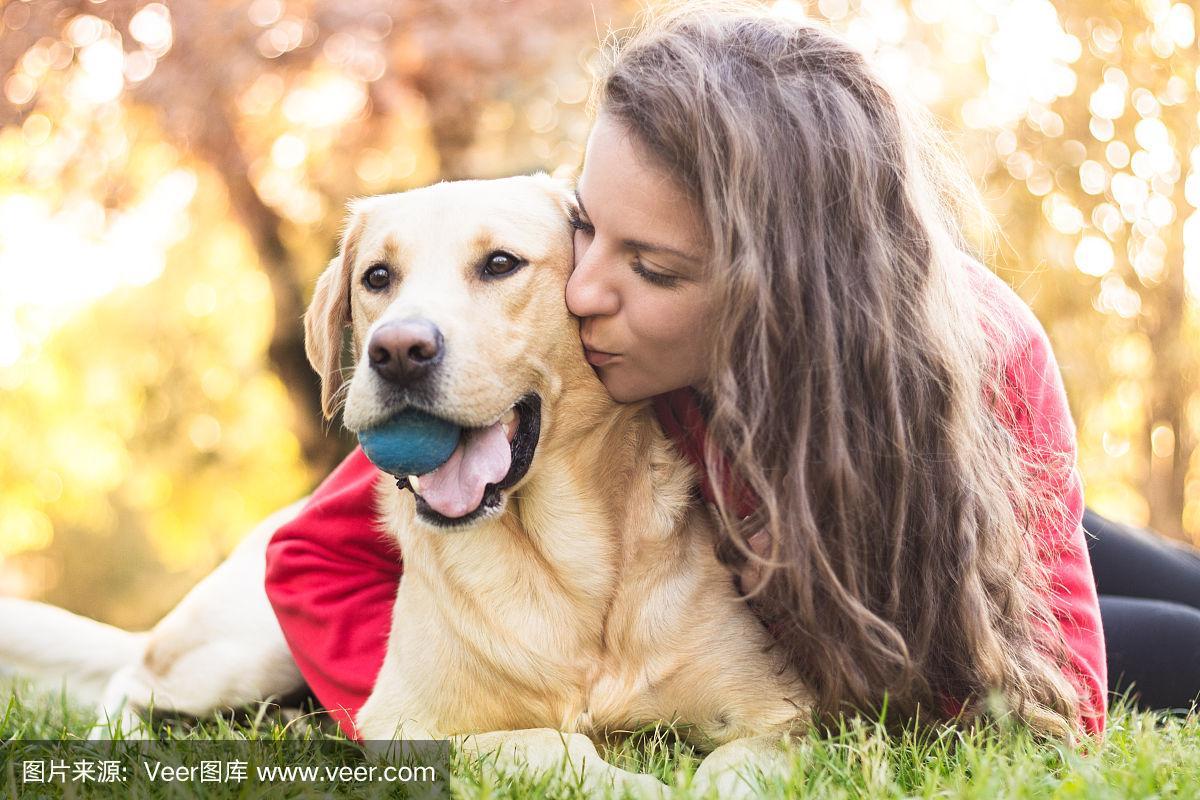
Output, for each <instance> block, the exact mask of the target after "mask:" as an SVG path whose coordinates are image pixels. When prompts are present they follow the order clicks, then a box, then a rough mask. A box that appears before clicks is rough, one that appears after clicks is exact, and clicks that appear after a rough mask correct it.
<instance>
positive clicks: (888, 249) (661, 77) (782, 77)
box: [267, 6, 1107, 737]
mask: <svg viewBox="0 0 1200 800" xmlns="http://www.w3.org/2000/svg"><path fill="white" fill-rule="evenodd" d="M595 102H596V106H595V107H596V109H597V112H598V113H597V116H596V120H595V125H594V128H593V130H592V132H591V136H590V138H589V141H588V145H587V155H586V158H585V163H584V167H583V171H582V173H581V175H580V177H579V180H578V200H579V211H578V216H577V217H576V218H575V219H574V220H573V225H574V226H575V229H576V233H575V259H576V263H575V270H574V273H573V274H572V276H571V279H570V282H569V283H568V285H567V290H566V298H565V299H566V303H567V305H568V308H569V309H570V310H571V312H572V313H573V314H575V315H577V316H578V317H580V320H581V325H580V333H581V338H582V342H583V345H584V348H585V353H586V357H587V358H588V360H589V362H590V363H591V364H592V365H593V366H594V367H595V369H596V370H597V372H598V375H599V377H600V379H601V380H602V381H603V383H604V385H605V387H606V388H607V389H608V391H609V392H610V394H612V396H613V397H614V398H615V399H617V400H619V401H623V402H633V401H639V400H644V399H647V398H653V403H654V409H655V411H656V412H657V414H658V417H659V419H660V421H661V422H662V424H663V427H664V430H665V431H666V432H667V433H668V434H669V435H670V436H671V437H672V439H673V440H674V441H675V442H676V444H677V445H678V447H679V448H680V450H681V451H682V452H683V453H684V454H685V455H686V456H687V457H688V458H690V459H692V460H693V461H694V462H695V463H696V464H697V465H698V466H699V468H700V473H701V475H702V476H704V479H703V483H702V486H701V487H699V488H700V491H701V493H702V495H703V497H704V498H705V499H707V500H708V501H709V502H710V503H711V504H712V506H713V509H714V512H715V513H716V514H717V516H718V519H719V520H720V522H721V528H722V531H723V534H724V537H723V543H722V545H721V548H720V549H721V553H722V557H723V558H724V559H725V560H726V561H727V562H728V563H729V564H730V567H731V570H732V571H733V574H735V575H738V576H739V577H740V579H741V580H742V585H743V588H744V590H747V591H748V597H747V600H748V602H750V603H752V604H753V607H754V609H755V610H756V612H757V613H758V614H759V615H760V618H761V619H762V620H763V621H764V623H765V624H769V625H770V629H771V630H772V631H773V632H774V634H775V636H776V638H777V640H778V643H779V646H781V647H783V648H784V651H785V652H786V653H787V654H788V656H789V658H790V659H791V661H792V663H794V664H795V665H796V667H797V669H799V670H800V671H801V673H802V674H803V675H805V676H806V677H807V679H808V680H809V681H810V683H811V685H812V687H813V689H814V691H815V693H816V695H817V697H818V698H819V708H818V711H819V712H820V713H821V714H836V713H839V712H843V711H860V712H865V713H870V712H872V711H874V710H877V709H878V708H879V707H880V706H881V705H882V704H883V702H884V700H885V694H886V702H887V705H888V709H889V710H888V715H889V718H891V719H893V720H894V719H896V718H903V717H905V716H908V715H911V714H913V713H916V711H917V709H918V707H919V708H920V714H921V717H922V718H923V719H930V718H935V719H936V718H943V719H944V718H948V717H950V716H952V715H954V714H955V713H960V712H961V713H963V714H964V715H966V716H968V717H970V716H975V715H978V714H979V713H981V712H982V711H984V710H985V709H986V708H987V707H988V703H989V702H993V701H995V700H996V699H999V701H1000V702H1001V703H1002V705H1003V707H1006V708H1008V709H1011V710H1012V711H1014V712H1015V713H1016V714H1017V715H1018V716H1019V717H1020V718H1021V719H1022V720H1024V721H1025V722H1026V723H1028V724H1029V725H1030V726H1032V727H1033V728H1034V729H1035V730H1038V731H1039V732H1043V733H1046V734H1050V735H1053V736H1064V737H1067V736H1070V735H1071V734H1073V733H1074V732H1076V731H1079V730H1083V731H1086V732H1089V733H1093V734H1098V733H1100V732H1102V730H1103V727H1104V719H1105V691H1106V680H1107V676H1106V667H1105V650H1104V640H1103V634H1102V631H1101V624H1100V612H1099V607H1098V603H1097V596H1096V591H1095V586H1094V583H1093V578H1092V570H1091V567H1090V564H1089V561H1088V552H1087V548H1086V545H1085V538H1084V532H1083V529H1082V527H1081V525H1080V521H1081V517H1082V515H1083V511H1084V509H1083V500H1082V486H1081V482H1080V478H1079V474H1078V472H1077V471H1076V469H1075V444H1074V433H1075V431H1074V425H1073V422H1072V420H1071V417H1070V412H1069V410H1068V407H1067V404H1066V399H1065V395H1064V392H1063V387H1062V382H1061V379H1060V376H1059V372H1058V368H1057V366H1056V364H1055V362H1054V359H1053V356H1052V354H1051V351H1050V347H1049V344H1048V342H1047V339H1046V336H1045V333H1044V331H1043V330H1042V328H1041V327H1040V325H1038V323H1037V322H1036V320H1035V319H1034V318H1033V317H1032V315H1031V314H1030V313H1029V311H1028V309H1027V308H1026V307H1025V306H1024V305H1023V304H1022V303H1021V301H1020V300H1019V299H1018V298H1017V297H1016V295H1014V294H1013V293H1012V292H1011V290H1009V289H1008V288H1007V286H1005V285H1004V284H1003V283H1002V282H1001V281H999V279H997V278H995V277H994V276H993V275H992V274H991V273H990V272H988V271H987V270H986V269H985V268H983V267H982V266H981V265H980V264H979V263H978V262H976V261H975V260H974V259H972V258H970V257H969V256H967V255H966V254H965V251H966V245H965V242H964V241H963V238H962V234H961V232H960V227H959V225H960V222H959V217H958V214H959V213H960V212H961V211H962V210H963V208H965V206H964V202H965V201H969V200H970V199H971V197H972V195H971V194H970V189H969V184H964V183H963V182H962V181H956V180H954V179H953V174H954V173H953V170H952V169H951V163H950V162H948V161H947V160H946V156H945V155H944V153H943V152H942V151H941V150H940V149H939V148H938V147H937V145H936V140H935V139H933V138H932V137H931V136H929V135H928V126H926V125H925V124H924V123H923V121H922V117H921V116H920V115H919V114H918V113H917V112H916V111H914V110H911V109H902V108H901V107H900V106H899V105H898V104H897V101H896V99H895V98H894V97H893V96H892V95H891V94H890V93H889V92H888V91H887V89H886V88H885V87H884V85H883V84H882V83H881V82H880V80H879V79H878V78H877V77H876V75H875V74H874V72H873V71H872V70H871V69H870V68H869V67H868V65H867V64H866V63H865V62H864V60H863V58H862V57H861V56H860V55H859V54H858V53H857V52H856V51H854V50H853V49H852V48H851V47H850V46H849V45H847V44H846V43H845V42H844V41H843V40H842V39H841V38H839V37H838V36H836V35H834V34H833V33H831V32H829V31H827V30H825V29H823V28H821V27H817V26H814V25H809V24H798V23H796V22H794V21H785V20H782V19H779V18H775V17H772V16H770V15H768V14H766V13H763V12H761V11H759V10H757V9H756V8H754V7H746V6H739V7H735V8H730V9H725V8H724V7H719V8H717V7H711V6H705V7H701V8H696V9H691V10H689V9H688V8H684V9H682V10H679V11H677V12H672V13H666V14H661V15H659V16H658V17H655V18H651V19H649V20H648V22H647V24H646V25H644V26H643V27H642V28H641V29H640V30H639V31H638V32H637V33H636V34H634V35H632V36H631V37H630V38H629V39H628V40H627V41H625V42H624V43H623V44H622V46H621V47H620V48H619V50H618V51H617V52H616V54H615V58H614V59H613V60H612V63H611V65H610V66H609V68H608V70H607V72H606V74H605V75H604V76H602V77H601V79H600V80H599V82H598V84H597V87H596V96H595ZM964 186H965V187H967V188H966V189H965V191H964ZM376 474H377V473H376V470H375V468H374V467H373V466H372V465H371V464H370V463H369V462H368V461H367V460H366V458H365V456H364V455H363V454H362V451H361V450H355V451H354V452H353V453H352V454H351V455H350V456H349V457H348V458H347V459H346V460H345V461H344V462H343V463H342V464H341V465H340V466H339V467H338V468H337V469H336V470H335V471H334V472H333V473H332V474H331V475H330V476H329V478H328V479H326V481H325V482H324V483H323V484H322V485H321V486H320V487H318V489H317V490H316V492H315V493H314V495H313V497H312V499H311V501H310V502H309V505H308V507H307V508H306V510H305V511H304V512H303V513H302V514H301V516H300V517H299V518H297V519H296V520H295V521H293V522H292V523H290V524H289V525H287V526H285V527H284V528H282V529H281V530H280V531H279V532H278V533H277V534H276V536H275V538H274V540H273V542H272V544H271V547H270V548H269V550H268V556H267V558H268V573H267V592H268V595H269V597H270V599H271V602H272V604H273V606H274V608H275V610H276V613H277V615H278V617H279V621H280V624H281V626H282V627H283V631H284V633H285V635H286V636H287V639H288V641H289V644H290V646H291V648H292V650H293V653H294V655H295V657H296V660H297V663H298V664H299V666H300V669H301V671H302V673H303V674H304V675H305V677H306V679H307V680H308V682H309V685H310V687H311V689H312V690H313V692H314V693H315V695H316V697H317V698H318V700H320V701H321V703H322V704H323V705H325V707H326V708H328V709H330V710H331V711H332V713H333V714H334V715H335V716H336V718H337V719H338V720H339V722H340V723H341V724H342V726H343V728H344V729H345V730H346V732H347V733H348V734H349V735H351V736H353V735H354V731H353V725H352V718H353V715H354V714H355V712H356V711H357V709H358V708H359V707H360V706H361V705H362V703H363V702H364V701H365V700H366V698H367V696H368V695H369V693H370V690H371V687H372V684H373V682H374V678H375V675H376V674H377V672H378V669H379V665H380V664H381V663H382V660H383V654H384V649H385V641H386V637H387V634H388V630H389V625H390V618H389V616H390V612H391V608H392V602H393V598H394V594H395V588H396V585H397V583H398V581H399V579H400V575H401V564H400V554H399V553H398V552H396V551H395V550H394V549H390V545H389V544H387V543H386V542H384V541H381V540H380V539H379V537H378V535H377V534H376V533H375V531H374V529H373V528H372V526H371V524H370V520H369V510H370V508H371V491H372V485H373V484H374V481H375V477H376Z"/></svg>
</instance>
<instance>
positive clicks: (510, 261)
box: [483, 250, 521, 275]
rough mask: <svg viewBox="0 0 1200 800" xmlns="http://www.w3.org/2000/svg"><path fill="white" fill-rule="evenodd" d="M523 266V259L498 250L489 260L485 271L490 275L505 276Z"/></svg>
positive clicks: (485, 265) (484, 266)
mask: <svg viewBox="0 0 1200 800" xmlns="http://www.w3.org/2000/svg"><path fill="white" fill-rule="evenodd" d="M520 265H521V259H519V258H517V257H516V256H514V255H513V254H512V253H506V252H504V251H503V250H497V251H496V252H494V253H492V254H491V255H490V256H488V258H487V262H486V263H485V264H484V265H483V271H484V272H485V273H487V274H488V275H505V274H507V273H509V272H512V271H513V270H514V269H516V268H517V267H519V266H520Z"/></svg>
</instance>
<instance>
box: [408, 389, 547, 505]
mask: <svg viewBox="0 0 1200 800" xmlns="http://www.w3.org/2000/svg"><path fill="white" fill-rule="evenodd" d="M541 426H542V399H541V398H540V397H539V396H538V395H537V394H528V395H525V396H524V397H522V398H521V399H520V400H518V401H517V402H516V404H514V405H513V407H512V408H510V409H509V410H508V411H506V412H505V413H504V414H502V415H501V416H500V418H499V419H498V420H497V421H496V422H494V423H492V424H491V425H487V426H484V427H482V428H464V429H463V432H462V438H461V439H460V441H459V443H458V446H457V447H456V448H455V449H454V452H453V453H452V454H451V455H450V458H449V460H447V461H446V463H444V464H442V465H441V466H440V467H438V468H437V469H435V470H432V471H430V472H427V473H425V474H424V475H419V476H416V480H413V479H412V478H411V477H409V478H401V479H400V480H399V481H398V482H397V486H400V487H401V488H405V487H407V488H410V489H412V492H413V495H414V496H415V497H416V504H417V515H418V516H419V517H421V519H422V520H423V521H425V522H427V523H429V524H431V525H435V526H437V527H441V528H457V527H462V526H464V525H469V524H470V523H472V522H475V521H476V520H478V519H480V518H482V517H486V516H490V515H491V514H493V513H495V512H496V511H497V510H499V509H500V507H501V505H502V504H503V501H504V491H505V490H506V489H508V488H509V487H511V486H513V485H514V484H516V483H517V482H518V481H519V480H521V479H522V478H523V477H525V473H526V472H528V471H529V465H530V463H531V462H532V461H533V454H534V451H536V450H537V445H538V435H539V433H540V432H541Z"/></svg>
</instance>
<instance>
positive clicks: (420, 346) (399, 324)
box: [367, 319, 442, 388]
mask: <svg viewBox="0 0 1200 800" xmlns="http://www.w3.org/2000/svg"><path fill="white" fill-rule="evenodd" d="M367 358H369V359H370V360H371V368H372V369H373V370H375V371H376V372H377V373H379V377H381V378H383V379H384V380H385V381H387V382H388V383H394V384H396V385H397V386H399V387H401V388H404V387H407V386H410V385H412V384H413V383H415V382H416V381H419V380H420V379H422V378H424V377H425V375H426V374H428V373H429V371H430V370H431V369H433V367H435V366H436V365H437V364H438V362H440V361H441V360H442V332H441V331H440V330H438V327H437V326H436V325H434V324H433V323H432V322H430V321H429V320H426V319H405V320H396V321H394V322H388V323H386V324H384V325H381V326H380V327H379V328H378V329H377V330H376V331H375V333H373V334H371V341H370V342H369V343H368V344H367Z"/></svg>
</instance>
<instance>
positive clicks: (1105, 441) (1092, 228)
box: [0, 0, 1200, 627]
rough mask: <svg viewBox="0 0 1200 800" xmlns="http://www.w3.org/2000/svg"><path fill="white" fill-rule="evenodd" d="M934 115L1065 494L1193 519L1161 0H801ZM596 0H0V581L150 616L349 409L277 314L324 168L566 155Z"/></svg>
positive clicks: (364, 186)
mask: <svg viewBox="0 0 1200 800" xmlns="http://www.w3.org/2000/svg"><path fill="white" fill-rule="evenodd" d="M773 7H774V9H775V10H776V12H777V13H781V14H791V15H797V16H809V17H813V18H817V19H821V20H825V21H827V22H829V23H830V24H831V25H833V26H834V27H835V28H836V29H838V30H839V31H841V32H843V33H844V34H845V35H846V36H847V37H848V38H849V39H850V40H851V41H853V42H854V43H855V44H856V45H857V46H858V47H860V48H861V49H862V50H864V51H865V52H867V53H869V54H870V57H871V58H872V59H873V60H874V62H875V63H876V64H877V65H878V66H879V69H880V71H881V72H882V73H883V75H884V76H885V77H886V78H887V79H888V80H889V81H890V82H892V83H893V84H894V85H896V86H897V87H900V88H901V89H903V90H904V91H906V92H907V93H908V94H909V95H910V96H911V97H912V98H914V99H915V100H916V101H918V102H920V103H923V104H924V105H926V106H927V107H929V108H930V109H931V110H933V112H934V113H935V114H936V115H937V117H938V119H939V120H940V122H941V125H942V127H943V128H944V129H945V130H946V132H947V134H948V135H949V137H950V139H951V141H952V142H953V143H954V145H955V146H956V148H957V149H958V150H959V152H960V153H961V154H962V155H963V158H964V160H965V162H966V165H967V168H968V170H969V172H970V175H971V177H972V178H973V179H974V181H975V182H976V183H977V185H979V186H980V188H981V189H982V190H983V192H984V195H985V198H986V200H987V203H988V206H989V208H990V209H991V212H992V213H993V214H994V215H995V218H996V221H997V223H998V231H999V234H1000V235H999V237H998V238H996V239H995V240H994V241H993V242H992V244H991V247H992V252H991V254H990V255H989V257H988V263H989V265H990V266H992V267H993V268H994V269H995V270H996V271H997V272H998V273H999V274H1000V275H1001V276H1003V277H1004V278H1005V279H1006V280H1007V281H1008V282H1009V283H1010V285H1012V286H1013V287H1014V289H1015V290H1016V291H1017V292H1018V293H1019V294H1020V295H1021V296H1022V297H1023V298H1024V299H1025V300H1026V301H1027V302H1028V303H1029V304H1030V305H1031V306H1032V308H1033V309H1034V311H1035V313H1036V314H1037V316H1038V318H1039V319H1040V320H1041V321H1042V323H1043V324H1044V325H1045V327H1046V329H1047V331H1048V333H1049V335H1050V338H1051V340H1052V343H1053V345H1054V349H1055V352H1056V355H1057V357H1058V360H1059V364H1060V366H1061V368H1062V372H1063V377H1064V380H1065V382H1066V386H1067V391H1068V395H1069V398H1070V402H1071V410H1072V412H1073V414H1074V417H1075V420H1076V423H1077V425H1078V430H1079V465H1080V469H1081V472H1082V474H1083V477H1084V481H1085V486H1086V498H1087V501H1088V503H1089V505H1090V506H1091V507H1093V508H1095V509H1096V510H1098V511H1100V512H1101V513H1103V514H1106V515H1108V516H1110V517H1112V518H1114V519H1117V520H1121V521H1124V522H1129V523H1132V524H1135V525H1139V526H1148V527H1152V528H1153V529H1155V530H1158V531H1160V532H1161V533H1163V534H1164V535H1166V536H1169V537H1172V538H1175V539H1178V540H1183V541H1191V542H1194V543H1200V455H1198V453H1200V447H1198V443H1200V378H1198V374H1200V373H1198V370H1197V362H1198V361H1200V211H1198V210H1197V209H1198V208H1200V133H1198V131H1200V99H1198V98H1200V92H1198V86H1200V48H1198V47H1197V44H1196V20H1195V10H1194V9H1193V7H1192V6H1191V5H1189V4H1188V3H1172V2H1169V0H1063V1H1062V2H1055V3H1051V2H1046V0H911V1H910V2H897V0H862V2H848V1H847V0H820V2H792V1H785V2H777V3H774V4H773ZM637 8H638V4H636V3H632V2H627V0H567V1H566V2H562V1H559V2H556V1H555V0H507V1H502V0H393V1H392V2H382V1H381V0H324V1H323V2H317V1H316V0H305V1H304V2H298V1H297V0H286V1H285V0H252V2H241V1H240V0H227V1H224V2H200V1H199V0H173V1H172V2H168V3H159V2H151V3H145V2H136V1H133V0H32V1H31V2H24V0H3V1H2V4H0V595H15V596H23V597H33V598H38V599H44V600H48V601H50V602H53V603H56V604H59V605H62V606H65V607H67V608H70V609H72V610H75V611H79V612H83V613H86V614H89V615H91V616H94V617H97V618H99V619H102V620H105V621H108V622H112V623H115V624H119V625H123V626H131V627H144V626H148V625H150V624H152V623H153V622H154V621H156V620H157V619H158V618H159V616H161V614H162V613H163V612H164V611H165V610H166V609H168V608H169V607H170V606H171V605H173V604H174V603H175V602H176V601H177V600H178V599H179V598H180V597H181V596H182V594H183V593H184V592H185V591H187V589H188V588H189V587H191V586H192V585H193V584H194V583H195V582H196V581H197V580H198V579H199V577H200V576H202V575H203V574H205V573H206V572H208V571H209V570H211V569H212V568H213V567H214V566H215V565H216V564H217V563H218V562H219V561H220V559H221V558H223V557H224V556H225V555H226V554H227V553H228V552H229V550H230V549H231V548H232V547H233V545H234V544H235V543H236V542H237V541H238V539H239V538H240V537H241V536H242V535H244V534H245V533H246V532H247V531H248V530H249V528H250V527H251V526H252V525H253V524H254V523H255V522H256V521H257V520H259V519H261V518H262V517H263V516H265V515H266V514H267V513H268V512H270V511H272V510H274V509H275V508H278V507H279V506H281V505H284V504H286V503H288V502H290V501H292V500H294V499H296V498H298V497H300V496H302V495H303V494H305V493H306V492H308V491H310V490H311V489H312V488H313V487H314V486H315V485H316V483H317V482H319V481H320V479H321V478H322V477H323V476H324V475H325V474H327V473H328V471H329V470H330V469H331V468H332V467H333V466H334V465H335V464H336V463H337V462H338V461H339V460H340V458H341V456H342V455H343V454H344V453H346V452H347V451H348V450H349V448H350V447H351V446H352V445H353V442H352V441H351V440H349V439H347V438H346V437H345V435H344V434H342V433H341V432H340V431H339V430H338V428H337V427H336V426H334V427H333V428H330V427H329V426H328V425H326V424H323V423H322V421H321V417H320V412H319V397H318V385H317V381H316V376H315V374H314V373H313V372H312V371H311V369H310V368H309V366H308V364H307V361H306V359H305V357H304V351H303V339H302V328H301V324H300V319H301V315H302V314H303V311H304V307H305V305H306V303H307V300H308V298H309V296H310V293H311V290H312V286H313V282H314V280H315V278H316V276H317V274H318V273H319V271H320V270H321V269H322V268H323V267H324V265H325V263H326V262H327V260H328V259H329V258H330V257H331V255H332V253H333V250H334V247H335V242H336V237H337V235H338V232H339V229H340V225H341V221H342V209H343V204H344V202H345V201H346V199H347V198H350V197H354V196H358V195H366V194H376V193H381V192H387V191H398V190H403V189H407V188H412V187H416V186H421V185H424V184H427V183H430V182H434V181H436V180H439V179H441V178H455V177H466V176H471V177H492V176H501V175H508V174H513V173H518V172H528V171H531V170H535V169H545V170H548V171H553V170H555V169H558V168H573V167H577V166H578V165H579V163H580V159H581V156H582V148H583V145H584V142H585V140H586V135H587V130H588V117H587V114H586V108H585V107H586V99H587V93H588V86H589V69H590V67H591V66H593V65H594V63H595V59H596V57H597V54H596V48H597V45H598V43H599V41H600V40H601V38H602V37H603V36H604V35H605V33H606V32H607V31H608V30H609V28H610V27H615V28H620V27H622V26H624V25H627V24H628V23H629V22H630V21H631V20H632V18H633V15H634V13H635V12H636V11H637Z"/></svg>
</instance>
